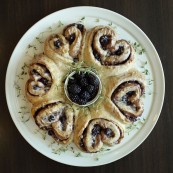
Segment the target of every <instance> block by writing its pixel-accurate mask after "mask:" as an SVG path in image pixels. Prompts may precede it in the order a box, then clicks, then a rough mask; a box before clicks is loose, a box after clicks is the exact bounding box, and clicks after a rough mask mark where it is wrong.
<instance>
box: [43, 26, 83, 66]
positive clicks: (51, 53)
mask: <svg viewBox="0 0 173 173" xmlns="http://www.w3.org/2000/svg"><path fill="white" fill-rule="evenodd" d="M76 25H77V24H75V23H74V24H70V25H68V26H66V27H65V28H64V30H67V29H68V27H69V28H70V27H71V28H72V27H73V28H72V31H70V32H69V33H71V34H73V32H74V31H73V29H74V28H75V26H76ZM76 28H77V27H76ZM77 30H78V32H80V33H79V34H80V37H81V41H80V42H75V40H74V42H75V43H72V44H69V42H68V41H67V39H66V38H65V36H64V33H63V34H59V33H58V34H52V35H50V36H49V37H48V38H47V39H46V41H45V44H44V52H45V54H46V55H47V56H48V57H49V58H51V59H52V60H53V61H55V62H56V63H59V61H61V62H62V63H63V64H64V63H65V64H67V65H71V64H72V63H73V62H75V60H74V59H75V58H78V59H79V61H82V60H83V49H84V44H85V36H86V29H85V28H83V32H81V31H80V30H79V29H77ZM64 32H65V31H64ZM56 35H58V37H60V38H61V40H62V44H63V46H62V47H60V49H56V48H52V47H51V45H50V44H51V43H50V42H51V40H52V39H53V38H54V37H55V36H56ZM76 36H77V35H76ZM75 44H76V45H75ZM71 47H72V48H73V49H72V48H71ZM78 49H79V50H78ZM76 52H77V53H76ZM73 54H74V55H75V57H73V56H72V55H73Z"/></svg>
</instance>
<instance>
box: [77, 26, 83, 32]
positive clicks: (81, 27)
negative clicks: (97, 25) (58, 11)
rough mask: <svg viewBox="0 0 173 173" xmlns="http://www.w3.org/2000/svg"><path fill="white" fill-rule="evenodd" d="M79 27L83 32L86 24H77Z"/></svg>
mask: <svg viewBox="0 0 173 173" xmlns="http://www.w3.org/2000/svg"><path fill="white" fill-rule="evenodd" d="M77 28H78V29H79V30H80V31H81V32H83V30H84V25H82V24H77Z"/></svg>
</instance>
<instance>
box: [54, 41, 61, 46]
mask: <svg viewBox="0 0 173 173" xmlns="http://www.w3.org/2000/svg"><path fill="white" fill-rule="evenodd" d="M54 46H55V47H56V48H60V46H61V42H60V40H56V41H54Z"/></svg>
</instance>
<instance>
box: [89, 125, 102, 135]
mask: <svg viewBox="0 0 173 173" xmlns="http://www.w3.org/2000/svg"><path fill="white" fill-rule="evenodd" d="M100 133H101V127H100V126H99V125H98V124H95V125H94V128H93V129H92V132H91V134H92V135H93V136H97V135H98V134H100Z"/></svg>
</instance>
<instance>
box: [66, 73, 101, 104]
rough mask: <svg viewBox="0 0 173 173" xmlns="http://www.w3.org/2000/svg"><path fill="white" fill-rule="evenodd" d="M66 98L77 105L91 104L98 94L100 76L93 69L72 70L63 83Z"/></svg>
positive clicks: (99, 91) (99, 90)
mask: <svg viewBox="0 0 173 173" xmlns="http://www.w3.org/2000/svg"><path fill="white" fill-rule="evenodd" d="M64 90H65V94H66V96H67V98H68V99H69V100H70V101H71V102H73V103H74V104H76V105H78V106H88V105H91V104H93V103H94V102H95V101H96V100H97V99H98V98H99V96H100V94H101V90H102V85H101V81H100V78H99V77H98V75H97V74H96V73H94V72H93V71H85V70H80V71H73V72H71V73H70V74H69V75H68V76H67V78H66V80H65V85H64Z"/></svg>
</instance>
